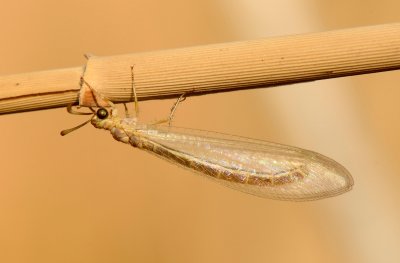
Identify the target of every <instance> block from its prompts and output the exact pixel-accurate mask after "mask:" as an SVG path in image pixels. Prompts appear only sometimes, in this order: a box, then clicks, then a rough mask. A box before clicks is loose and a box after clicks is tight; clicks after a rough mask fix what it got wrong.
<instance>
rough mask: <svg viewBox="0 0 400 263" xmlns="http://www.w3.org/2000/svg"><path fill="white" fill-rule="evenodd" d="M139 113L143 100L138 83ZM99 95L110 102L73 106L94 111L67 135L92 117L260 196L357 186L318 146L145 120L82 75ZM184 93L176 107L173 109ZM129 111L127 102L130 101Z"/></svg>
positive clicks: (316, 195)
mask: <svg viewBox="0 0 400 263" xmlns="http://www.w3.org/2000/svg"><path fill="white" fill-rule="evenodd" d="M131 71H132V89H133V95H134V99H135V110H136V116H137V113H138V100H137V96H136V90H135V87H134V83H133V67H132V68H131ZM83 83H84V85H87V86H88V88H90V90H91V91H92V93H93V95H94V98H95V99H96V100H102V101H105V102H107V103H108V105H109V107H106V108H105V107H98V109H97V110H94V109H93V108H90V110H91V111H92V113H81V112H77V111H75V110H73V109H72V107H71V106H69V107H68V112H70V113H72V114H92V117H91V119H89V120H88V121H86V122H84V123H82V124H81V125H79V126H77V127H75V128H72V129H68V130H64V131H62V132H61V135H66V134H68V133H69V132H71V131H74V130H76V129H78V128H80V127H82V126H83V125H85V124H87V123H89V122H91V123H92V125H93V126H94V127H96V128H99V129H105V130H109V131H110V132H111V134H112V136H113V137H114V138H115V139H116V140H117V141H120V142H123V143H127V144H130V145H132V146H133V147H137V148H139V149H142V150H145V151H147V152H150V153H152V154H155V155H157V156H158V157H161V158H164V159H166V160H168V161H171V162H173V163H175V164H177V165H180V166H183V167H186V168H189V169H191V170H193V171H195V172H198V173H200V174H202V175H204V176H206V177H207V178H210V179H212V180H214V181H216V182H218V183H221V184H223V185H225V186H228V187H230V188H234V189H237V190H240V191H242V192H246V193H250V194H253V195H256V196H260V197H265V198H272V199H279V200H294V201H303V200H304V201H305V200H315V199H320V198H325V197H331V196H335V195H339V194H342V193H344V192H346V191H349V190H350V189H351V188H352V186H353V179H352V177H351V175H350V173H349V172H348V171H347V170H346V169H345V168H344V167H343V166H342V165H340V164H339V163H337V162H335V161H334V160H332V159H330V158H328V157H325V156H323V155H321V154H318V153H316V152H312V151H308V150H304V149H300V148H296V147H292V146H286V145H281V144H277V143H271V142H266V141H260V140H254V139H248V138H243V137H238V136H232V135H226V134H222V133H215V132H209V131H200V130H193V129H184V128H177V127H172V126H170V125H168V126H167V125H160V124H161V123H162V122H157V123H154V124H141V123H139V122H138V120H137V118H136V117H135V118H129V117H126V118H121V117H119V116H118V113H117V109H116V107H115V106H114V104H113V103H112V102H111V101H110V100H109V99H107V98H105V97H103V96H102V95H101V94H99V93H98V92H97V91H96V90H95V89H94V88H93V87H91V86H90V85H89V84H88V83H87V82H86V81H84V80H83ZM183 99H184V97H183V96H181V97H180V98H179V99H178V101H177V102H176V103H175V105H174V106H173V108H172V110H171V114H170V117H169V119H168V120H166V121H165V122H169V124H170V122H171V120H172V117H173V114H174V112H175V109H176V107H177V106H178V104H179V102H180V101H182V100H183ZM125 111H126V112H127V108H126V106H125Z"/></svg>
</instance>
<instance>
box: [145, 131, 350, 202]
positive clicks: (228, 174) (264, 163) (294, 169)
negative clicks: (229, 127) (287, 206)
mask: <svg viewBox="0 0 400 263" xmlns="http://www.w3.org/2000/svg"><path fill="white" fill-rule="evenodd" d="M138 132H139V134H140V136H142V138H144V139H145V140H148V141H150V142H153V143H154V146H152V147H153V151H152V150H150V151H152V152H153V153H156V154H157V155H159V156H160V157H163V158H165V159H167V160H170V161H172V162H175V163H177V164H180V165H183V166H185V167H187V168H190V169H192V170H194V171H197V172H200V173H202V174H203V175H206V176H207V177H209V178H211V179H214V180H216V181H217V182H219V183H221V184H223V185H226V186H228V187H231V188H234V189H237V190H240V191H243V192H246V193H250V194H254V195H257V196H261V197H266V198H272V199H280V200H313V199H320V198H324V197H330V196H334V195H338V194H341V193H343V192H346V191H348V190H350V189H351V187H352V185H353V180H352V177H351V175H350V173H349V172H348V171H347V170H346V169H345V168H344V167H343V166H342V165H340V164H339V163H337V162H335V161H334V160H332V159H330V158H328V157H325V156H323V155H321V154H318V153H316V152H312V151H308V150H304V149H300V148H296V147H291V146H286V145H281V144H277V143H271V142H266V141H260V140H254V139H248V138H243V137H239V136H232V135H226V134H221V133H215V132H208V131H201V130H193V129H184V128H177V127H165V126H147V127H146V128H143V129H139V130H138Z"/></svg>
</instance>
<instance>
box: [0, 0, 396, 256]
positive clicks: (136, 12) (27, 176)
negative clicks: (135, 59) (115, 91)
mask: <svg viewBox="0 0 400 263" xmlns="http://www.w3.org/2000/svg"><path fill="white" fill-rule="evenodd" d="M398 10H400V2H399V1H397V0H380V1H355V0H346V1H344V0H330V1H317V0H314V1H313V0H298V1H295V0H264V1H261V0H238V1H228V0H214V1H209V0H194V1H183V0H181V1H179V0H171V1H136V0H134V1H132V0H131V1H128V0H126V1H119V0H114V1H108V2H106V1H102V2H101V1H85V2H82V1H75V0H74V1H71V0H69V1H50V0H38V1H22V0H17V1H13V2H8V3H2V8H1V9H0V32H1V41H0V58H1V62H0V75H7V74H16V73H23V72H30V71H39V70H48V69H56V68H64V67H75V66H80V65H83V64H84V63H85V59H84V58H83V54H84V53H93V54H96V55H104V56H106V55H116V54H124V53H133V52H141V51H151V50H159V49H169V48H178V47H186V46H193V45H203V44H211V43H219V42H228V41H237V40H245V39H254V38H260V37H268V36H276V35H287V34H297V33H305V32H315V31H323V30H334V29H340V28H348V27H356V26H364V25H374V24H381V23H390V22H398V21H399V20H400V12H398ZM399 100H400V72H399V71H393V72H386V73H377V74H370V75H364V76H356V77H348V78H341V79H334V80H324V81H316V82H311V83H305V84H300V85H291V86H285V87H277V88H271V89H260V90H249V91H241V92H233V93H225V94H218V95H207V96H202V97H196V98H189V99H187V100H186V101H185V102H184V103H183V104H182V105H181V106H180V108H179V109H178V111H177V114H176V118H175V122H174V124H175V125H177V126H183V127H191V128H200V129H206V130H214V131H219V132H224V133H230V134H236V135H242V136H246V137H252V138H258V139H263V140H269V141H274V142H280V143H284V144H289V145H295V146H299V147H302V148H306V149H311V150H314V151H317V152H320V153H323V154H325V155H327V156H330V157H332V158H333V159H335V160H337V161H338V162H340V163H342V164H343V165H344V166H346V167H347V168H348V169H349V171H350V172H351V173H352V175H353V177H354V180H355V187H354V189H353V190H352V191H351V192H349V193H347V194H345V195H342V196H339V197H335V198H331V199H327V200H321V201H316V202H307V203H292V202H282V201H273V200H266V199H261V198H257V197H254V196H250V195H246V194H243V193H240V192H237V191H234V190H231V189H227V188H224V187H222V186H219V185H217V184H214V183H212V182H210V181H207V180H204V179H202V178H200V177H199V176H196V175H193V174H192V173H191V172H189V171H186V170H181V169H180V168H178V167H176V166H174V165H172V164H170V163H167V162H165V161H163V160H159V159H156V158H154V157H153V156H151V155H149V154H146V153H145V152H141V151H140V150H137V149H134V148H132V147H129V146H127V145H124V144H121V143H118V142H116V141H114V139H113V138H112V137H111V136H110V135H109V134H108V133H107V132H104V131H100V130H95V129H94V128H93V127H91V126H86V127H84V128H82V129H80V130H78V131H76V132H74V133H72V134H70V135H69V136H66V137H61V136H60V135H59V132H60V130H62V129H66V128H70V127H72V126H75V125H77V124H79V123H81V122H83V121H84V120H86V118H85V117H82V116H73V115H69V114H67V112H66V111H65V109H55V110H46V111H42V112H31V113H23V114H14V115H7V116H0V130H1V136H0V146H1V148H0V157H1V159H0V160H1V161H0V165H1V173H0V262H42V263H43V262H400V250H399V248H400V209H399V208H400V207H399V201H400V191H399V189H400V176H399V172H400V157H399V154H400V150H399V149H400V136H399V134H400V103H399ZM172 103H173V101H172V100H168V101H151V102H144V103H142V104H141V105H140V106H141V111H142V113H143V115H144V116H142V117H143V120H144V121H148V120H154V119H157V118H160V117H164V116H166V115H167V114H168V112H169V109H170V107H171V105H172Z"/></svg>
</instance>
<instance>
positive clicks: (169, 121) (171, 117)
mask: <svg viewBox="0 0 400 263" xmlns="http://www.w3.org/2000/svg"><path fill="white" fill-rule="evenodd" d="M185 95H186V93H183V94H182V95H181V96H180V97H179V98H178V99H177V101H175V103H174V105H172V108H171V112H170V114H169V116H168V118H165V119H162V120H159V121H155V122H153V123H151V124H152V125H157V124H162V123H167V122H168V126H171V122H172V119H173V118H174V114H175V111H176V108H178V105H179V103H180V102H182V101H184V100H186V97H185Z"/></svg>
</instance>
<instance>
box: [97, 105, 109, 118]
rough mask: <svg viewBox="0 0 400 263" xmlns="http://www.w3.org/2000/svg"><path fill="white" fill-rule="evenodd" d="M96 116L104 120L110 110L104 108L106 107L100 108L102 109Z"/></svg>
mask: <svg viewBox="0 0 400 263" xmlns="http://www.w3.org/2000/svg"><path fill="white" fill-rule="evenodd" d="M96 116H97V118H99V119H100V120H104V119H105V118H107V117H108V111H107V110H106V109H104V108H100V109H98V110H97V112H96Z"/></svg>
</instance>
